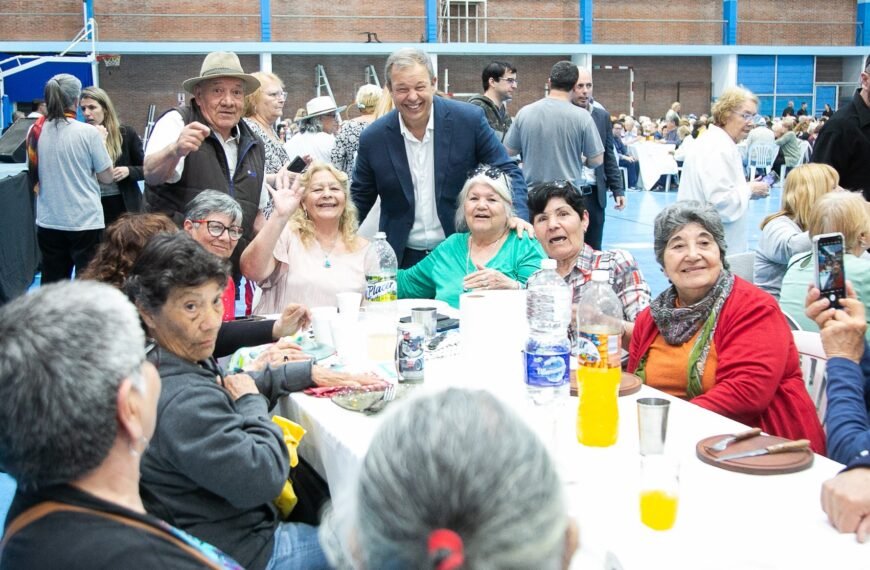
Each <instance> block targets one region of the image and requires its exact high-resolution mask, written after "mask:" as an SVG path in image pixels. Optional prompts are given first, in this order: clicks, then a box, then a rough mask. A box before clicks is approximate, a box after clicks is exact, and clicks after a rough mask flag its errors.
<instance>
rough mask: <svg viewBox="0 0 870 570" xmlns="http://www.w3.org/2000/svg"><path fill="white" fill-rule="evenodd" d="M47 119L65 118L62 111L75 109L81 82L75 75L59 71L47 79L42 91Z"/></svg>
mask: <svg viewBox="0 0 870 570" xmlns="http://www.w3.org/2000/svg"><path fill="white" fill-rule="evenodd" d="M43 94H44V96H45V110H46V116H45V118H46V119H47V120H57V119H66V117H65V115H64V113H65V112H66V111H67V110H70V109H75V107H76V105H78V102H79V98H80V97H81V94H82V82H81V81H80V80H79V78H78V77H76V76H75V75H70V74H69V73H59V74H57V75H55V76H54V77H52V78H51V79H49V80H48V82H47V83H46V84H45V89H44V92H43Z"/></svg>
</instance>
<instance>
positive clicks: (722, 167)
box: [677, 87, 770, 255]
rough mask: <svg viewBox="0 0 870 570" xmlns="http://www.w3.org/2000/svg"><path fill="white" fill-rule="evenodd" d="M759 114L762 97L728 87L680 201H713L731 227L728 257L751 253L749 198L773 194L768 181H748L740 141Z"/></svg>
mask: <svg viewBox="0 0 870 570" xmlns="http://www.w3.org/2000/svg"><path fill="white" fill-rule="evenodd" d="M757 112H758V97H756V96H755V95H753V94H752V92H751V91H748V90H746V89H743V88H741V87H732V88H729V89H726V90H725V91H724V92H723V93H722V95H721V96H720V97H719V99H718V100H717V101H716V103H715V104H714V105H713V123H712V124H711V125H710V126H708V127H707V133H706V134H705V135H704V136H703V137H700V138H699V139H698V140H697V141H696V142H695V143H694V145H693V148H692V149H691V151H690V152H689V153H688V155H687V156H686V161H685V162H684V163H683V175H682V177H681V178H680V189H679V191H678V192H677V200H697V201H700V202H708V203H710V204H711V205H712V206H713V207H714V208H715V209H716V211H717V212H718V213H719V216H720V217H721V218H722V223H723V224H724V226H725V240H726V242H727V247H728V254H729V255H731V254H735V253H742V252H744V251H746V250H747V249H748V245H747V219H746V211H747V210H748V208H749V200H750V199H753V198H763V197H766V196H767V195H768V194H769V193H770V187H769V186H768V185H767V184H765V183H764V182H760V181H753V182H747V181H746V178H745V175H744V173H743V159H742V157H741V156H740V151H739V150H738V149H737V143H739V142H740V141H742V140H743V139H744V138H746V135H747V134H749V131H750V130H751V129H752V121H753V119H754V118H755V115H756V113H757Z"/></svg>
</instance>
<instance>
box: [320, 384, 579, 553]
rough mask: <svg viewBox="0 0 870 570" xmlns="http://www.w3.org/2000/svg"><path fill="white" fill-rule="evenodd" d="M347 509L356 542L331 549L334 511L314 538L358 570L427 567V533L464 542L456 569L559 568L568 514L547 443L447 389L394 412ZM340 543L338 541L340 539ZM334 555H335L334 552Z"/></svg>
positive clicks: (518, 422)
mask: <svg viewBox="0 0 870 570" xmlns="http://www.w3.org/2000/svg"><path fill="white" fill-rule="evenodd" d="M335 508H336V509H352V510H353V514H351V516H350V519H351V520H349V521H346V522H348V523H350V524H349V525H348V526H350V527H352V528H351V529H350V530H349V532H352V533H354V534H355V537H354V538H348V537H345V538H339V541H341V540H344V541H345V544H344V546H345V550H344V551H342V550H340V549H339V551H338V552H337V551H336V547H337V546H338V544H337V543H336V541H335V538H336V537H337V536H338V537H340V536H341V535H342V534H344V532H343V531H344V529H342V530H340V531H339V533H338V535H336V534H330V533H332V532H333V531H335V530H336V529H335V527H334V526H333V525H334V523H335V521H339V520H341V517H340V514H338V515H337V514H336V511H333V512H331V513H330V514H328V515H327V518H326V522H325V523H324V525H322V526H321V542H322V543H323V544H324V546H325V547H326V550H327V553H328V555H329V556H330V557H331V558H332V559H333V561H335V560H342V559H343V560H345V561H346V560H347V556H348V553H347V547H348V546H350V544H348V542H347V541H348V540H350V541H351V542H352V543H353V546H350V547H351V549H352V550H353V551H354V553H355V554H351V555H350V556H352V557H355V558H356V562H357V563H358V564H359V565H360V566H362V567H364V568H432V567H434V566H433V564H432V560H431V557H430V554H429V551H428V548H427V542H428V538H429V535H430V533H431V532H432V531H434V530H436V529H449V530H452V531H454V532H455V533H457V534H458V535H459V536H460V537H461V538H462V542H463V550H464V558H465V561H464V563H463V568H478V569H481V568H482V569H488V568H541V569H549V568H553V569H555V568H559V567H560V566H561V563H562V557H563V555H564V553H565V552H564V551H565V545H566V541H565V537H566V530H567V527H568V515H567V512H566V509H565V500H564V497H563V495H562V484H561V483H560V481H559V477H558V475H557V473H556V470H555V468H554V466H553V462H552V459H551V458H550V456H549V454H548V452H547V450H546V447H545V446H544V444H543V443H542V442H541V441H540V440H539V439H538V437H537V436H536V435H535V434H534V433H533V432H532V430H531V429H529V427H528V426H527V425H526V423H525V422H524V421H523V420H522V419H521V418H520V417H519V416H517V415H516V413H515V412H513V411H511V410H509V409H508V408H507V407H506V406H505V405H504V404H503V403H501V402H500V401H499V400H497V399H496V398H495V397H494V396H493V395H491V394H489V393H487V392H483V391H473V390H467V389H460V388H451V389H448V390H446V391H443V392H440V393H436V394H431V395H426V396H422V397H419V398H417V399H414V400H412V401H409V402H406V403H403V404H401V405H398V406H396V408H395V411H394V412H393V414H392V415H391V416H390V417H389V418H388V419H387V420H386V421H385V422H384V423H383V424H382V425H381V427H380V428H379V429H378V431H377V433H376V434H375V437H374V439H373V440H372V443H371V446H370V447H369V449H368V452H367V453H366V456H365V459H364V460H363V464H362V467H361V470H360V475H359V478H358V482H357V484H356V498H355V500H351V501H341V502H337V503H336V507H335ZM339 544H340V542H339ZM336 555H337V556H336Z"/></svg>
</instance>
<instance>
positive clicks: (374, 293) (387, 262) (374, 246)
mask: <svg viewBox="0 0 870 570" xmlns="http://www.w3.org/2000/svg"><path fill="white" fill-rule="evenodd" d="M398 265H399V264H398V263H397V262H396V253H395V252H394V251H393V248H392V247H390V244H389V243H388V242H387V234H385V233H384V232H378V233H376V234H375V237H374V239H373V240H372V242H371V244H370V245H369V249H368V251H367V252H366V257H365V277H366V303H365V305H366V307H365V308H366V313H365V327H366V337H367V343H368V357H369V360H372V361H374V362H391V361H392V360H393V359H394V357H395V350H396V322H397V320H398V303H397V302H396V298H397V297H398V295H397V293H398V285H397V282H396V272H397V271H398Z"/></svg>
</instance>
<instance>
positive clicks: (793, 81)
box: [776, 55, 814, 93]
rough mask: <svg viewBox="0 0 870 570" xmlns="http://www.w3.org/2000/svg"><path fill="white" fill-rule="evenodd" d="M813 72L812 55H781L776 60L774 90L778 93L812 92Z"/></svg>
mask: <svg viewBox="0 0 870 570" xmlns="http://www.w3.org/2000/svg"><path fill="white" fill-rule="evenodd" d="M813 72H814V67H813V56H811V55H781V56H779V60H778V62H777V70H776V75H777V77H776V90H777V91H778V92H780V93H812V92H813Z"/></svg>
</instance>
